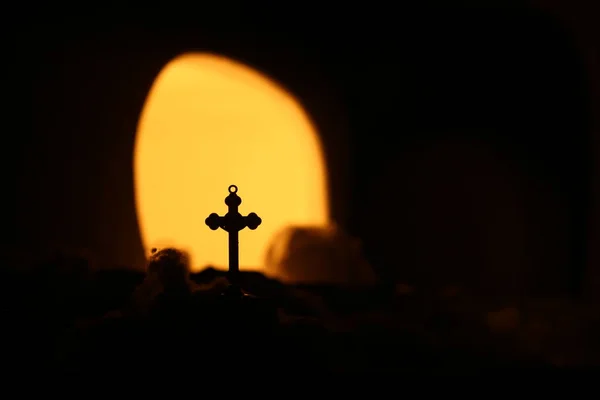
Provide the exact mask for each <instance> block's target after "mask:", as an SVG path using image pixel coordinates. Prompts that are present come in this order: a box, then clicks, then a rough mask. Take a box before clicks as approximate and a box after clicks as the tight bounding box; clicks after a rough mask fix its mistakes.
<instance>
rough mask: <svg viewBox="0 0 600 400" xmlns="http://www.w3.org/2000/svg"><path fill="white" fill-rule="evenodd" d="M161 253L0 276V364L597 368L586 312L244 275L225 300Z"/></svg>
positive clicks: (212, 278) (213, 277)
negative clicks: (91, 266) (131, 265)
mask: <svg viewBox="0 0 600 400" xmlns="http://www.w3.org/2000/svg"><path fill="white" fill-rule="evenodd" d="M169 251H170V252H171V253H169V252H165V253H163V254H162V256H164V257H163V258H160V257H159V259H160V261H159V262H155V263H150V265H149V268H148V272H147V273H146V274H143V273H139V272H134V271H130V270H126V269H122V270H116V269H115V270H105V271H97V272H91V271H88V270H86V268H85V263H84V262H79V263H77V262H72V261H65V260H58V261H56V260H55V261H54V262H53V264H52V265H47V266H45V267H44V268H37V269H36V270H35V272H32V273H30V274H17V273H9V272H8V270H5V271H4V275H5V276H4V277H3V279H2V280H1V282H2V283H3V286H4V287H3V295H4V296H5V299H3V304H7V305H10V307H6V308H4V309H3V314H4V315H3V322H4V324H3V326H4V328H3V329H4V331H5V334H6V335H5V339H4V343H3V344H4V347H5V349H4V350H5V351H4V354H5V355H7V357H5V362H7V363H9V365H11V367H12V371H13V372H14V371H19V370H20V369H19V367H22V368H23V369H22V371H29V372H31V371H32V370H35V369H36V368H41V369H43V370H45V371H79V372H86V371H94V370H102V371H105V372H106V371H113V372H115V371H121V370H122V371H137V372H140V371H141V372H143V371H148V372H149V371H153V370H155V369H156V368H158V366H162V367H161V368H165V366H168V367H166V368H168V369H169V370H170V371H175V370H181V371H184V370H185V371H187V370H190V369H194V368H197V369H199V370H211V369H212V368H215V369H214V371H218V370H221V368H225V367H231V364H240V365H246V364H247V365H253V364H260V369H261V371H262V372H267V371H272V372H281V371H289V370H293V369H298V370H306V369H307V368H309V369H310V370H311V371H319V370H325V371H340V372H350V371H389V370H392V371H393V370H400V371H413V372H430V371H434V372H442V373H461V372H475V371H479V370H484V371H485V370H486V369H489V368H498V367H510V368H513V367H514V368H519V369H522V368H532V367H540V368H541V370H546V369H545V368H547V367H551V366H554V367H556V366H565V367H578V366H590V365H597V363H598V359H599V358H598V350H599V349H598V344H597V340H595V339H594V338H597V337H600V335H598V332H599V331H598V327H599V324H598V319H597V318H596V317H594V315H596V314H594V311H593V310H588V309H587V308H586V307H585V306H584V305H577V304H571V303H570V302H567V301H562V302H561V301H559V300H553V301H549V300H548V301H546V302H545V303H544V302H541V303H535V302H530V304H529V305H528V304H526V303H525V302H522V303H521V304H519V305H518V306H515V307H498V300H497V299H496V300H494V301H496V303H497V304H496V305H494V304H492V303H493V302H491V301H490V302H487V303H486V300H485V299H471V298H469V297H468V295H466V294H460V293H458V294H457V293H440V294H437V295H434V294H432V293H429V294H426V293H424V292H422V291H421V292H420V291H418V290H411V289H410V288H409V287H406V286H402V285H399V286H397V287H395V288H393V287H372V288H368V289H361V290H350V289H342V288H339V287H334V286H316V285H313V286H303V287H301V286H295V287H294V286H286V285H283V284H281V283H279V282H277V281H274V280H270V279H267V278H265V277H264V276H262V275H261V274H258V273H244V272H242V273H241V274H240V285H241V286H242V287H243V288H244V290H245V291H247V292H249V293H251V294H253V295H254V296H246V297H239V296H228V295H224V294H223V293H224V292H226V289H227V287H228V281H227V279H226V274H225V273H224V272H220V271H217V270H214V269H212V268H208V269H206V270H204V271H203V272H201V273H198V274H192V275H189V274H188V272H187V269H186V267H185V260H184V259H183V258H180V256H182V255H181V254H179V253H177V252H176V251H174V250H173V251H171V250H169ZM182 260H183V261H182ZM155 261H156V260H155ZM536 304H537V305H536ZM544 304H546V305H545V307H546V308H547V309H548V311H544V310H543V305H544ZM536 307H537V308H536ZM490 310H493V311H490ZM535 310H537V311H535ZM544 313H545V314H544ZM586 313H587V314H586ZM536 327H537V328H536ZM548 327H550V328H551V329H550V330H546V331H544V329H547V328H548ZM535 329H537V331H536V330H535ZM48 368H52V369H48Z"/></svg>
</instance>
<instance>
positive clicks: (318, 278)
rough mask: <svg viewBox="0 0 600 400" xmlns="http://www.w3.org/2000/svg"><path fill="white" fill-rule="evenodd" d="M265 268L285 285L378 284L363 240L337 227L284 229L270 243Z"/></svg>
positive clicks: (292, 227) (354, 285) (295, 227)
mask: <svg viewBox="0 0 600 400" xmlns="http://www.w3.org/2000/svg"><path fill="white" fill-rule="evenodd" d="M265 268H266V270H265V272H266V274H267V275H270V276H272V277H274V278H276V279H279V280H280V281H282V282H283V283H286V284H320V285H339V286H352V287H360V286H372V285H374V284H375V283H376V282H377V277H376V275H375V272H374V271H373V269H372V267H371V265H370V264H369V263H368V261H367V260H366V258H365V257H364V255H363V252H362V245H361V242H360V240H359V239H357V238H354V237H352V236H350V235H349V234H347V233H346V232H344V231H343V230H341V229H340V228H339V227H338V226H337V225H329V226H326V227H318V226H288V227H286V228H284V229H283V230H281V231H279V232H278V233H277V234H276V235H275V236H274V237H273V239H272V241H271V243H270V244H269V247H268V250H267V255H266V259H265Z"/></svg>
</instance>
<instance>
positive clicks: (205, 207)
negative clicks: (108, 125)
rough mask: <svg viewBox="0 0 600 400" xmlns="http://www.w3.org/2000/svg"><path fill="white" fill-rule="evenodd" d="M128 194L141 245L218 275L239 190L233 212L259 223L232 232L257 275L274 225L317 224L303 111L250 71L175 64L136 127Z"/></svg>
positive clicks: (217, 60) (203, 59) (316, 184)
mask: <svg viewBox="0 0 600 400" xmlns="http://www.w3.org/2000/svg"><path fill="white" fill-rule="evenodd" d="M134 174H135V196H136V206H137V213H138V221H139V226H140V231H141V235H142V241H143V243H144V247H145V250H146V254H147V255H149V252H150V249H151V248H152V247H164V246H169V245H174V246H178V247H180V248H182V249H185V250H187V251H189V252H190V255H191V260H192V267H193V268H194V269H196V270H197V269H202V268H204V267H205V266H206V265H214V266H217V267H220V268H226V267H227V237H226V236H227V233H226V232H224V231H223V230H218V231H211V230H210V229H209V228H208V227H207V226H206V225H205V224H204V220H205V218H206V217H207V216H208V215H209V214H210V213H211V212H217V213H218V214H219V215H223V214H224V213H225V212H226V211H227V206H226V205H225V204H224V199H225V196H226V195H227V194H228V192H227V188H228V186H229V185H231V184H235V185H237V186H238V188H239V191H238V194H239V195H240V197H241V198H242V204H241V206H240V212H241V213H242V214H244V215H246V214H248V213H250V212H256V213H257V214H258V215H259V216H260V217H261V218H262V220H263V223H262V225H261V226H260V227H259V228H258V229H257V230H255V231H250V230H248V229H245V230H243V231H242V232H240V266H241V269H253V270H261V269H262V265H263V261H264V256H265V252H266V249H267V246H268V244H269V241H270V240H271V238H272V237H273V236H274V234H275V233H276V232H277V231H279V230H280V229H282V228H283V227H285V226H287V225H290V224H295V225H326V224H327V223H328V218H329V210H328V202H327V198H328V194H327V179H326V170H325V165H324V159H323V155H322V151H321V145H320V141H319V138H318V135H317V132H316V130H315V128H314V126H313V125H312V123H311V121H310V119H309V117H308V116H307V115H306V112H305V111H304V110H303V108H302V106H301V105H300V104H299V103H298V102H297V101H296V100H295V99H294V98H293V97H292V95H290V94H289V93H287V92H286V91H285V90H284V89H283V88H281V87H280V86H279V85H277V84H276V83H275V82H273V81H271V80H270V79H269V78H267V77H265V76H264V75H261V74H260V73H259V72H257V71H255V70H253V69H251V68H249V67H247V66H244V65H242V64H239V63H237V62H234V61H232V60H230V59H227V58H223V57H219V56H214V55H210V54H203V53H192V54H186V55H183V56H180V57H178V58H176V59H175V60H173V61H172V62H170V63H169V64H167V66H166V67H165V68H164V69H163V70H162V71H161V73H160V74H159V76H158V77H157V78H156V81H155V82H154V85H153V87H152V89H151V91H150V94H149V95H148V98H147V100H146V104H145V106H144V109H143V111H142V115H141V118H140V122H139V125H138V132H137V139H136V144H135V155H134Z"/></svg>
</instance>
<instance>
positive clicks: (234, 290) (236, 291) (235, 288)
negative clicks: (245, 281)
mask: <svg viewBox="0 0 600 400" xmlns="http://www.w3.org/2000/svg"><path fill="white" fill-rule="evenodd" d="M221 296H225V297H227V298H232V299H233V298H239V299H241V298H244V297H250V295H249V294H247V293H246V292H244V291H243V290H242V288H241V287H240V286H239V285H236V284H230V285H229V286H227V288H225V290H224V291H223V293H221Z"/></svg>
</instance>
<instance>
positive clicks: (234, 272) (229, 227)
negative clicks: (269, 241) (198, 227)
mask: <svg viewBox="0 0 600 400" xmlns="http://www.w3.org/2000/svg"><path fill="white" fill-rule="evenodd" d="M237 190H238V188H237V186H235V185H231V186H229V195H228V196H227V197H226V198H225V204H226V205H227V207H228V210H227V214H225V215H224V216H219V215H218V214H217V213H212V214H210V215H209V216H208V218H206V221H205V222H206V225H208V227H209V228H210V229H212V230H217V229H219V228H221V229H223V230H224V231H226V232H227V233H228V234H229V270H228V273H227V278H228V280H229V282H230V283H231V284H232V285H238V284H239V272H240V265H239V263H240V260H239V231H241V230H242V229H244V228H249V229H252V230H254V229H256V228H257V227H258V226H259V225H260V224H261V223H262V220H261V219H260V217H259V216H258V215H256V214H255V213H250V214H248V215H247V216H243V215H241V214H240V213H239V211H238V207H239V205H240V204H242V199H241V198H240V197H239V196H238V195H237V194H236V193H237Z"/></svg>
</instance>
